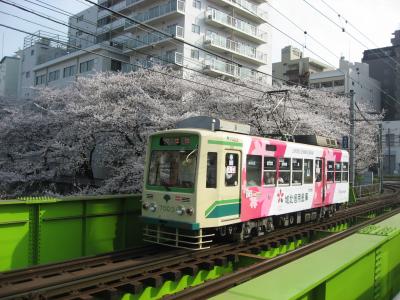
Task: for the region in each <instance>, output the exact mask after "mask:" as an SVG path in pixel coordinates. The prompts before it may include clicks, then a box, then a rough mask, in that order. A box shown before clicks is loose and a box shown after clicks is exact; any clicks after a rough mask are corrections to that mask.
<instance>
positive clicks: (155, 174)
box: [142, 130, 200, 248]
mask: <svg viewBox="0 0 400 300" xmlns="http://www.w3.org/2000/svg"><path fill="white" fill-rule="evenodd" d="M199 142H200V138H199V135H198V134H196V132H195V131H193V132H190V131H187V130H186V131H183V130H174V131H171V132H169V133H167V134H166V133H163V134H159V133H158V134H157V133H156V134H154V135H152V136H150V141H149V146H148V149H147V155H146V170H145V186H144V191H143V196H142V218H143V220H144V221H145V223H146V226H145V231H144V240H147V241H149V242H153V243H159V244H167V245H171V243H172V244H174V245H175V244H176V246H180V247H185V246H186V247H187V248H192V247H191V243H194V244H197V238H194V239H193V238H192V236H193V232H194V231H197V230H198V229H199V224H198V223H196V220H195V219H196V216H195V210H196V207H195V205H196V186H197V179H198V166H199V158H200V155H199Z"/></svg>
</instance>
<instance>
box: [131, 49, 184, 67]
mask: <svg viewBox="0 0 400 300" xmlns="http://www.w3.org/2000/svg"><path fill="white" fill-rule="evenodd" d="M169 64H177V65H183V54H182V53H180V52H171V53H166V54H164V55H161V56H160V57H153V58H151V59H145V60H141V61H138V62H136V63H135V64H134V70H137V69H138V68H140V67H138V65H139V66H141V67H142V68H146V69H147V68H152V67H154V66H156V65H169Z"/></svg>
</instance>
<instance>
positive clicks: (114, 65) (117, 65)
mask: <svg viewBox="0 0 400 300" xmlns="http://www.w3.org/2000/svg"><path fill="white" fill-rule="evenodd" d="M121 70H122V63H121V61H119V60H114V59H112V60H111V71H113V72H118V71H121Z"/></svg>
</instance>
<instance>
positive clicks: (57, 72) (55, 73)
mask: <svg viewBox="0 0 400 300" xmlns="http://www.w3.org/2000/svg"><path fill="white" fill-rule="evenodd" d="M58 79H60V70H55V71H52V72H49V82H51V81H54V80H58Z"/></svg>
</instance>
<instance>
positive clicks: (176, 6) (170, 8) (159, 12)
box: [125, 0, 185, 28]
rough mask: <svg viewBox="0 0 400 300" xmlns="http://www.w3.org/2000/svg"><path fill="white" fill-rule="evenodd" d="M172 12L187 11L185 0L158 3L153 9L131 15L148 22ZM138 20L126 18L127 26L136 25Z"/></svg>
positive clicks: (133, 17) (140, 20)
mask: <svg viewBox="0 0 400 300" xmlns="http://www.w3.org/2000/svg"><path fill="white" fill-rule="evenodd" d="M172 12H181V13H185V1H182V0H172V1H169V2H168V3H166V4H162V5H158V6H155V7H152V8H151V9H149V10H147V11H145V12H140V13H137V14H134V15H132V16H131V18H132V19H134V20H137V21H139V22H147V21H150V20H152V19H156V18H159V17H162V16H165V15H168V14H170V13H172ZM136 24H137V23H136V22H132V21H130V20H126V22H125V28H127V27H130V26H132V25H136Z"/></svg>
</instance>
